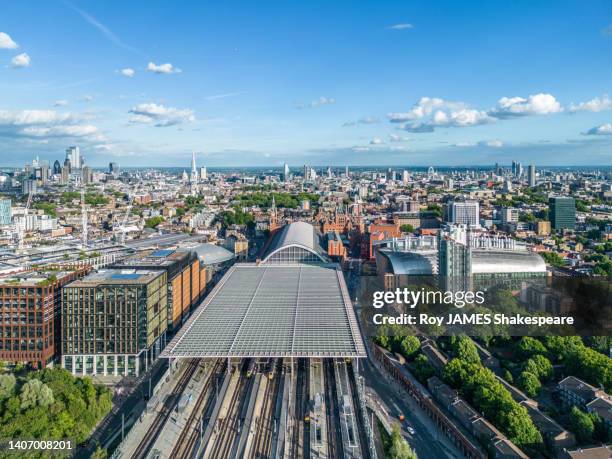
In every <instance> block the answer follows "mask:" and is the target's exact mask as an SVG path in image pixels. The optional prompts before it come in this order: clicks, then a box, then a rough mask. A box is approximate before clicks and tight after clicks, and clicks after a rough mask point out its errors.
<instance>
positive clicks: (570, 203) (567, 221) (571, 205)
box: [548, 197, 576, 230]
mask: <svg viewBox="0 0 612 459" xmlns="http://www.w3.org/2000/svg"><path fill="white" fill-rule="evenodd" d="M548 206H549V214H550V222H551V224H552V227H553V229H555V230H564V229H571V230H573V229H574V228H575V227H576V201H575V199H574V198H569V197H553V198H550V199H549V201H548Z"/></svg>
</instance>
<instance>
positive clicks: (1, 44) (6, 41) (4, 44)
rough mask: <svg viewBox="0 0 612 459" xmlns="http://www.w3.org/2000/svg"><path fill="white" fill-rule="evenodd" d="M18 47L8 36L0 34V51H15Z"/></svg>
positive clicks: (3, 33)
mask: <svg viewBox="0 0 612 459" xmlns="http://www.w3.org/2000/svg"><path fill="white" fill-rule="evenodd" d="M15 48H19V45H18V44H17V43H15V42H14V41H13V39H12V38H11V37H10V35H9V34H7V33H5V32H0V49H15Z"/></svg>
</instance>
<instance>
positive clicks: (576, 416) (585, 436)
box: [570, 406, 595, 443]
mask: <svg viewBox="0 0 612 459" xmlns="http://www.w3.org/2000/svg"><path fill="white" fill-rule="evenodd" d="M570 426H571V429H572V432H574V433H575V434H576V438H577V439H578V442H579V443H590V442H591V441H592V440H593V433H594V432H595V424H594V423H593V419H591V417H590V416H589V415H588V414H586V413H584V412H583V411H581V410H580V409H578V408H577V407H575V406H573V407H572V410H571V411H570Z"/></svg>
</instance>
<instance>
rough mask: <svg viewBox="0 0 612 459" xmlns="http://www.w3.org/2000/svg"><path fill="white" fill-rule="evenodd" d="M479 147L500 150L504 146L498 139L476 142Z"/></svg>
mask: <svg viewBox="0 0 612 459" xmlns="http://www.w3.org/2000/svg"><path fill="white" fill-rule="evenodd" d="M478 145H480V146H481V147H491V148H501V147H503V146H504V142H502V141H501V140H498V139H494V140H481V141H480V142H478Z"/></svg>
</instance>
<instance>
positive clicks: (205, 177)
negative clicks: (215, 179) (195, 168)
mask: <svg viewBox="0 0 612 459" xmlns="http://www.w3.org/2000/svg"><path fill="white" fill-rule="evenodd" d="M200 180H208V171H207V170H206V166H202V167H200Z"/></svg>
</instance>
